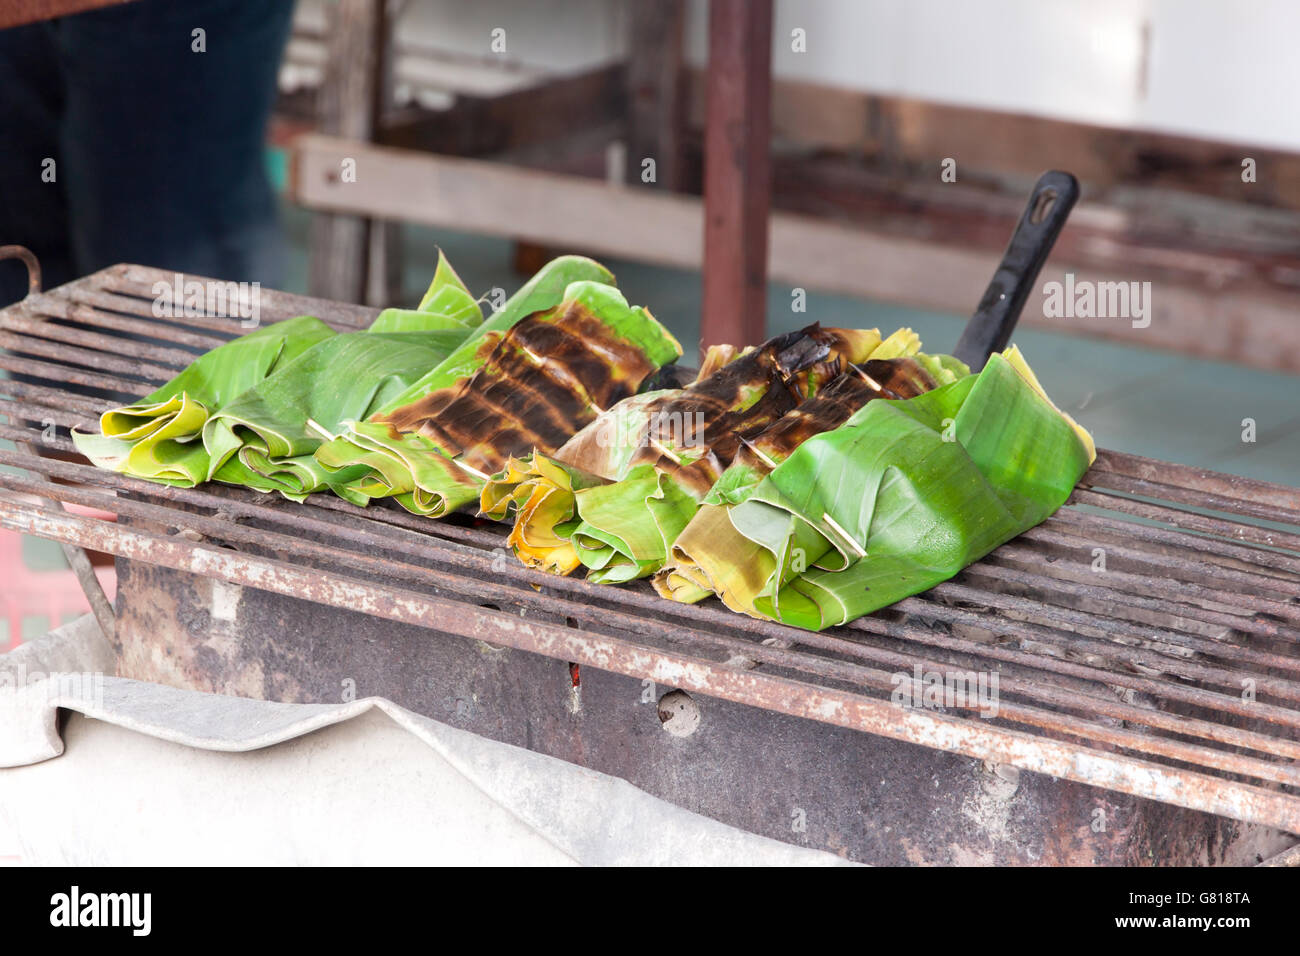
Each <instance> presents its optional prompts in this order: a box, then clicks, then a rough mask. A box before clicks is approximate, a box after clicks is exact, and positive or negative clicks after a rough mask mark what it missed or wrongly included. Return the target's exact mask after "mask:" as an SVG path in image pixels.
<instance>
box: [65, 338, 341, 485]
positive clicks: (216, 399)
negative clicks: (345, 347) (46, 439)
mask: <svg viewBox="0 0 1300 956" xmlns="http://www.w3.org/2000/svg"><path fill="white" fill-rule="evenodd" d="M336 334H337V333H335V331H334V330H333V329H331V328H330V327H329V326H328V325H326V324H325V323H324V322H322V321H321V320H320V319H317V318H313V317H312V316H306V315H304V316H299V317H298V318H294V319H287V320H286V321H283V322H276V323H273V324H271V325H267V326H263V327H262V328H260V329H257V330H256V331H254V332H249V333H248V334H247V335H242V336H240V337H239V338H237V339H233V340H232V341H230V342H227V343H226V344H224V345H221V346H218V347H217V348H215V349H212V350H211V351H210V352H207V353H206V354H204V355H202V356H200V357H199V358H197V359H196V360H195V361H194V362H193V363H191V364H190V365H189V366H188V367H187V368H186V369H185V370H184V371H183V372H181V373H180V374H179V375H177V376H176V377H175V378H174V379H172V380H171V381H170V382H168V383H167V384H166V385H163V386H162V387H161V388H159V389H157V390H156V391H154V392H151V393H150V394H148V395H146V396H145V397H144V398H142V399H140V400H139V401H138V402H135V403H133V404H131V405H126V406H123V407H120V408H113V409H110V410H109V411H106V412H104V413H103V415H101V416H100V419H99V434H94V433H92V432H82V431H78V430H76V429H73V431H72V441H73V444H74V445H76V447H77V450H78V451H80V452H81V453H82V454H83V455H85V456H86V457H87V458H89V459H90V460H91V461H92V462H93V463H94V464H96V465H98V466H99V467H100V468H107V469H109V470H110V471H117V472H122V473H124V474H128V475H133V476H135V477H137V478H148V479H151V480H154V481H159V482H163V483H165V484H171V485H181V486H185V487H192V486H193V485H195V484H197V483H199V482H201V481H204V480H206V479H207V477H208V471H209V466H210V460H209V456H208V451H207V449H206V448H205V447H204V445H203V442H202V440H201V438H202V433H203V427H204V425H206V424H207V422H208V419H209V418H210V417H211V416H212V415H213V414H214V413H215V412H216V411H217V410H218V409H220V408H222V407H224V406H225V405H226V404H228V403H229V402H231V401H233V400H234V399H235V398H237V397H238V396H240V395H242V394H243V393H244V392H246V391H247V390H248V389H249V388H251V387H253V386H254V385H257V384H258V383H259V382H261V381H263V380H264V379H265V378H266V377H267V376H268V375H271V374H272V373H274V372H275V371H276V370H277V369H280V368H283V367H285V366H286V365H288V364H290V363H291V362H293V361H294V360H295V359H296V358H297V357H298V356H300V355H302V354H303V353H304V352H306V351H308V350H309V349H311V348H312V347H313V346H315V345H317V344H318V343H320V342H323V341H325V340H326V339H329V338H332V337H334V336H335V335H336Z"/></svg>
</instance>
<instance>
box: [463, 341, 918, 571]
mask: <svg viewBox="0 0 1300 956" xmlns="http://www.w3.org/2000/svg"><path fill="white" fill-rule="evenodd" d="M908 336H910V338H908ZM914 338H915V336H912V335H911V333H910V332H909V333H907V334H906V336H905V335H903V334H902V333H901V332H900V335H899V336H898V337H891V339H893V341H892V342H890V346H889V348H890V349H891V350H892V349H900V350H904V351H905V350H907V349H908V348H910V347H911V340H912V339H914ZM881 347H882V343H881V340H880V333H879V332H878V331H877V330H875V329H864V330H854V329H822V328H821V327H820V326H817V325H812V326H809V327H807V328H804V329H800V330H798V331H795V332H791V333H788V334H785V335H781V336H777V337H775V338H773V339H770V340H769V341H768V342H766V343H764V344H763V345H762V346H759V347H758V348H755V349H747V350H745V351H743V352H737V351H736V350H734V349H718V350H715V351H711V353H710V354H709V355H707V356H706V358H705V370H707V369H709V368H713V369H714V371H713V372H712V374H707V375H704V374H702V375H701V377H699V378H698V379H697V380H696V381H695V382H694V383H692V384H691V385H689V386H687V387H686V388H684V389H680V390H674V391H668V392H665V393H663V394H653V395H641V396H637V397H636V398H634V399H630V400H628V401H627V402H624V403H623V404H622V405H620V406H617V407H615V408H614V409H611V410H610V411H609V412H608V413H607V414H606V415H604V416H602V417H601V418H600V419H598V420H597V422H595V423H593V424H592V425H591V426H588V428H587V429H586V430H585V431H584V432H580V433H579V434H578V435H575V436H574V438H573V439H572V440H571V441H570V442H569V443H567V444H566V445H565V446H564V447H563V448H561V449H560V450H559V451H558V452H556V454H555V455H554V456H550V457H549V460H546V459H545V458H544V456H543V455H541V454H540V453H537V454H534V455H533V456H532V458H531V459H525V460H519V461H515V462H512V463H510V468H508V469H507V472H506V473H505V474H503V475H500V476H497V478H496V479H495V480H494V481H493V482H490V483H489V484H488V485H487V486H486V487H485V488H484V493H483V495H482V498H481V501H480V508H481V511H482V512H483V514H485V515H487V516H489V517H494V518H498V519H505V518H507V517H508V516H509V512H510V511H511V509H512V508H513V509H515V510H516V513H515V525H514V528H513V530H512V532H511V536H510V539H509V540H510V544H511V545H512V547H513V548H514V550H515V553H516V555H518V557H519V558H520V560H521V561H523V562H524V563H525V564H527V565H529V566H531V567H537V568H543V569H546V570H550V571H554V572H556V573H561V574H567V573H569V572H571V571H573V570H575V569H576V568H577V567H578V565H580V564H581V565H585V566H586V568H587V569H588V577H589V578H590V579H592V580H595V581H604V582H611V583H618V582H621V581H628V580H632V579H634V578H638V577H644V576H646V575H648V574H651V573H653V572H654V571H656V570H658V568H659V567H660V566H661V565H662V564H663V562H664V560H665V558H666V557H667V548H668V546H669V545H670V544H671V543H672V541H673V540H674V539H675V538H676V536H677V535H678V534H679V533H680V532H681V530H682V529H683V528H684V527H685V526H686V524H687V523H688V522H689V521H690V519H691V517H692V515H693V514H694V512H695V510H696V509H697V508H698V506H699V502H700V500H701V499H702V498H703V497H704V496H705V495H706V494H707V493H708V491H709V489H710V487H712V485H713V483H714V482H715V481H716V480H717V478H718V477H719V476H720V475H721V474H722V472H723V471H724V470H725V469H726V467H727V465H728V464H730V462H731V461H732V459H733V458H734V457H735V456H736V454H737V452H738V450H739V449H740V448H742V447H743V443H744V441H745V440H746V439H747V438H748V437H749V436H752V435H756V434H758V433H761V432H762V431H763V430H764V429H765V428H766V427H767V426H769V425H770V424H772V423H773V422H774V421H776V420H778V419H779V418H780V417H781V416H782V415H784V414H785V413H786V412H787V411H789V410H790V409H792V408H794V407H795V406H796V405H798V404H799V403H800V402H801V401H803V400H804V399H806V398H807V397H808V396H809V395H810V394H814V393H815V392H816V391H817V390H818V389H820V388H821V387H822V386H824V385H825V384H826V383H827V382H829V381H832V380H833V379H835V378H836V377H838V375H839V374H840V372H841V370H842V368H843V367H844V365H845V364H847V363H851V362H854V361H863V360H864V359H865V358H866V357H867V356H869V355H871V354H872V353H873V352H874V351H875V350H877V349H880V348H881ZM557 476H563V477H562V478H560V480H556V479H557Z"/></svg>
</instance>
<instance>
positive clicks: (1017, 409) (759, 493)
mask: <svg viewBox="0 0 1300 956" xmlns="http://www.w3.org/2000/svg"><path fill="white" fill-rule="evenodd" d="M1022 367H1023V368H1026V370H1027V367H1026V366H1024V365H1023V359H1021V358H1020V357H1019V354H1018V352H1014V351H1012V352H1010V354H1004V355H995V356H993V357H992V358H991V359H990V360H989V363H988V365H986V366H985V368H984V370H983V371H981V372H980V373H979V374H978V375H972V376H968V377H966V378H962V379H959V380H958V381H956V382H954V383H952V384H950V385H946V386H943V387H941V388H939V389H936V390H935V391H932V392H927V393H925V394H923V395H920V396H918V397H916V398H912V399H908V400H906V401H873V402H869V403H868V404H867V405H865V406H864V407H863V408H862V409H861V410H860V411H859V412H857V413H856V414H855V415H854V416H853V417H852V418H851V419H850V420H849V421H848V422H846V423H845V424H844V425H843V426H841V427H840V428H838V429H836V430H835V431H832V432H827V433H825V434H822V435H818V436H816V437H814V438H811V439H809V440H808V441H807V442H805V443H804V444H803V445H801V446H800V447H799V448H798V449H796V450H795V451H794V453H793V454H791V455H790V457H789V458H787V459H786V460H785V461H784V462H782V463H781V464H780V465H779V466H778V467H777V468H775V469H774V470H773V471H772V472H771V474H769V475H768V476H767V477H766V478H765V479H764V480H763V481H762V482H761V483H760V485H759V486H758V487H757V488H756V489H755V490H754V492H753V494H752V495H751V496H750V497H749V498H748V499H747V500H745V501H744V502H742V503H741V504H738V505H736V506H734V507H733V508H731V509H730V510H729V511H726V512H720V513H722V514H725V516H726V517H727V518H728V519H729V520H728V522H726V523H727V524H730V526H731V527H732V529H733V533H732V534H731V535H730V536H729V537H728V536H727V535H726V533H725V529H724V528H723V523H721V522H719V521H717V520H716V515H715V520H714V522H713V531H714V533H715V535H717V536H718V540H717V544H716V548H715V551H716V552H717V553H718V554H719V555H725V557H719V558H718V561H717V562H716V563H722V562H731V563H736V564H739V563H740V562H741V561H745V562H746V563H747V565H748V570H747V571H746V575H747V577H748V578H750V579H751V581H752V582H757V584H751V586H750V587H749V590H748V593H749V594H750V595H752V600H751V602H750V604H749V606H748V607H741V608H740V609H742V610H745V611H746V612H747V613H750V614H753V615H755V616H759V615H761V616H767V617H771V618H774V619H776V620H779V621H782V622H784V623H787V624H793V625H795V626H798V627H803V628H807V629H812V630H819V629H821V628H824V627H829V626H832V625H836V624H842V623H844V622H846V621H850V620H852V619H854V618H856V617H859V616H860V615H862V614H867V613H870V612H871V611H875V610H878V609H879V608H882V607H886V606H888V605H890V604H893V603H894V602H895V601H898V600H901V599H902V598H904V597H907V596H909V595H912V594H916V593H918V592H920V591H924V590H926V589H927V588H930V587H933V586H934V585H935V584H938V583H939V582H941V581H944V580H946V579H948V578H949V577H951V576H952V575H954V574H956V573H957V572H958V571H960V570H961V569H962V568H964V567H965V566H966V565H968V564H970V563H971V562H973V561H976V560H978V559H979V558H981V557H983V556H984V555H985V554H987V553H988V552H989V551H991V550H993V549H994V548H995V547H997V546H998V545H1000V544H1002V543H1004V542H1006V541H1008V540H1009V539H1011V538H1013V537H1014V536H1015V535H1017V534H1019V533H1021V532H1022V531H1024V530H1026V529H1028V528H1030V527H1032V526H1034V525H1035V524H1038V523H1039V522H1041V521H1042V520H1044V519H1045V518H1047V517H1048V516H1049V515H1051V514H1052V513H1053V512H1054V511H1055V510H1056V509H1057V508H1058V507H1060V505H1061V504H1062V503H1064V501H1065V500H1066V498H1067V497H1068V496H1069V494H1070V491H1071V490H1072V489H1073V488H1074V485H1075V483H1076V482H1077V481H1078V479H1079V478H1080V477H1081V476H1082V475H1083V473H1084V471H1086V470H1087V468H1088V466H1089V464H1090V463H1091V454H1092V453H1091V450H1090V446H1091V439H1086V440H1085V434H1086V433H1084V434H1081V431H1082V430H1081V429H1079V428H1078V426H1076V425H1074V423H1073V422H1072V421H1071V420H1069V419H1068V418H1067V417H1066V416H1064V415H1062V414H1061V413H1060V411H1059V410H1058V409H1057V408H1056V407H1055V406H1054V405H1052V403H1051V402H1050V400H1048V399H1047V397H1046V396H1045V395H1044V394H1043V393H1042V391H1041V389H1040V388H1039V387H1037V383H1036V381H1034V380H1033V379H1032V374H1030V375H1028V376H1027V375H1025V374H1023V373H1022V371H1020V369H1021V368H1022ZM744 541H749V542H752V543H753V544H754V545H757V546H758V547H757V549H748V550H747V549H746V548H745V547H744V545H743V542H744ZM737 546H739V547H738V548H737ZM728 548H732V549H734V550H730V551H728V550H726V549H728ZM698 558H699V556H698V555H696V559H697V561H698ZM734 599H735V597H734V596H733V600H734ZM728 603H732V602H728Z"/></svg>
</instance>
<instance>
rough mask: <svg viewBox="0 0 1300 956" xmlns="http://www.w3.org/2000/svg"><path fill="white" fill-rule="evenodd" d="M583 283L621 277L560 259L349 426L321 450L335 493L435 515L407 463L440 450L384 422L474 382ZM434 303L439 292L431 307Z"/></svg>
mask: <svg viewBox="0 0 1300 956" xmlns="http://www.w3.org/2000/svg"><path fill="white" fill-rule="evenodd" d="M583 281H589V282H597V283H605V284H609V285H612V284H613V282H614V276H613V274H612V273H611V272H610V271H609V270H608V269H606V268H605V267H604V266H602V265H601V264H600V263H598V262H596V261H594V260H592V259H588V258H586V257H584V256H560V257H559V258H556V259H553V260H551V261H550V262H548V263H547V264H546V265H545V266H543V267H542V268H541V269H540V270H539V271H538V272H537V274H536V275H534V276H533V277H532V278H531V279H529V280H528V282H526V283H525V284H524V285H523V286H522V287H520V289H519V290H518V291H517V292H516V293H515V294H514V295H513V296H511V297H510V298H509V299H507V300H506V302H505V303H504V304H503V305H502V306H501V308H500V309H498V310H497V311H496V312H494V313H493V314H492V316H491V317H490V318H488V320H487V321H486V322H482V323H481V324H479V325H478V326H477V328H475V329H474V330H473V331H472V332H471V333H470V335H468V336H467V337H466V338H465V339H464V341H462V342H461V344H460V345H459V346H458V347H457V348H456V349H455V350H454V351H453V352H452V353H451V354H450V355H448V356H447V357H446V358H445V359H443V360H442V361H441V362H439V363H438V364H437V365H436V366H434V367H433V368H431V369H429V370H428V371H427V372H426V373H425V374H424V375H422V376H421V377H420V378H418V379H416V380H415V381H414V382H412V383H411V384H410V385H409V386H407V387H406V388H405V389H403V390H402V391H401V392H399V393H398V394H397V395H394V396H392V397H391V398H390V399H389V400H388V401H387V402H386V403H385V404H384V405H381V406H380V407H378V408H376V409H374V410H373V411H372V412H371V413H370V415H368V416H365V417H364V418H360V417H359V418H358V419H356V420H348V421H343V422H341V423H340V427H339V429H338V433H337V435H336V437H334V438H333V439H331V440H330V441H328V442H325V443H324V444H323V445H322V446H321V447H320V448H318V449H317V451H316V456H315V457H316V461H317V463H318V464H319V465H320V466H321V467H322V469H324V471H325V472H327V473H328V474H329V476H330V477H329V485H330V487H331V488H332V489H333V490H334V491H335V493H337V494H338V495H340V496H341V497H343V498H345V499H347V500H348V501H351V502H352V503H353V504H358V505H365V504H367V503H368V502H369V501H370V500H371V499H372V498H385V497H391V496H396V497H397V499H398V501H400V502H401V503H402V504H403V505H404V506H405V507H406V508H408V509H409V510H412V511H416V512H417V513H421V512H423V513H428V511H427V509H422V508H421V505H422V503H423V501H424V497H425V496H423V495H421V494H419V493H418V492H417V490H416V483H415V479H414V476H413V475H412V474H411V471H412V469H411V466H410V465H409V464H408V463H407V462H408V459H418V458H420V457H422V456H426V455H428V454H430V453H433V452H436V449H434V448H433V446H432V445H431V443H429V442H428V441H426V440H424V439H423V438H422V437H421V436H419V435H414V436H394V435H393V434H392V429H391V428H390V427H389V426H388V425H387V424H386V423H381V422H379V421H378V419H379V418H380V417H381V416H383V415H386V414H388V413H390V412H393V411H395V410H396V409H399V408H403V407H405V406H407V405H410V404H412V403H414V402H416V401H419V400H420V399H422V398H425V397H427V396H429V395H431V394H434V393H438V392H445V391H446V390H447V389H449V388H454V387H456V386H459V385H463V384H464V383H465V382H467V381H469V379H470V378H471V377H472V376H473V375H474V373H476V372H477V371H478V370H479V369H480V368H482V367H483V363H484V362H485V361H486V360H487V358H488V356H489V355H491V354H492V351H493V349H495V348H496V346H497V345H498V344H499V343H500V341H501V339H502V336H504V335H505V333H506V332H507V331H508V330H509V329H510V328H511V327H512V326H513V325H515V323H517V322H519V321H520V320H521V319H523V318H525V317H526V316H529V315H531V314H533V313H535V312H541V311H545V310H547V309H552V308H554V307H555V306H556V305H557V304H558V303H559V302H560V301H561V300H562V299H563V298H564V295H565V291H566V290H567V289H568V287H569V286H570V285H571V284H573V283H574V282H583ZM433 295H434V291H433V290H432V289H431V290H430V294H428V295H426V297H425V299H426V301H428V300H430V299H431V297H432V296H433ZM422 304H425V303H422Z"/></svg>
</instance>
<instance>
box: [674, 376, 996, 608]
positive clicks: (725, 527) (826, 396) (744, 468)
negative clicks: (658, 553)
mask: <svg viewBox="0 0 1300 956" xmlns="http://www.w3.org/2000/svg"><path fill="white" fill-rule="evenodd" d="M969 374H970V370H969V369H968V368H967V367H966V366H965V365H964V364H963V363H961V362H959V361H958V360H957V359H954V358H952V357H951V356H947V355H925V354H917V355H916V356H913V357H909V358H894V359H871V360H869V361H867V362H865V363H863V364H862V365H860V366H859V365H850V366H849V368H848V369H847V370H846V371H845V372H843V373H842V374H841V375H840V376H839V377H838V378H836V379H835V380H834V381H832V382H830V384H828V385H827V386H826V387H825V388H823V389H822V390H821V391H820V392H818V394H817V395H815V396H814V397H813V398H810V399H808V400H807V401H805V402H803V403H802V404H801V405H799V406H798V407H797V408H795V409H793V410H791V411H790V412H788V413H787V414H786V415H785V416H783V417H782V418H781V419H779V420H778V421H777V422H775V423H774V424H773V425H772V426H771V427H770V428H768V429H766V430H765V431H763V432H762V434H760V435H758V436H757V437H756V438H755V439H753V440H752V441H748V442H746V443H745V447H744V448H742V449H741V451H740V452H739V454H737V456H736V459H735V461H733V462H732V464H731V466H730V467H729V468H728V469H727V470H726V471H725V472H724V473H723V474H722V477H720V478H719V479H718V480H717V481H716V482H715V483H714V485H713V487H712V488H710V489H709V493H708V494H707V495H706V496H705V498H704V501H703V502H702V503H701V504H700V507H699V509H698V510H697V511H696V512H695V515H694V516H693V517H692V518H691V520H690V523H689V524H688V525H687V526H686V527H685V528H684V529H683V530H682V532H681V534H679V535H678V536H677V538H676V539H675V540H674V541H673V542H672V546H671V548H670V549H669V556H668V561H667V563H666V564H665V566H664V568H663V569H662V570H660V571H659V572H657V573H656V574H655V576H654V586H655V590H656V591H658V592H659V594H660V595H661V596H663V597H667V598H670V599H672V600H675V601H680V602H684V603H691V602H694V601H698V600H701V599H702V598H705V597H707V596H709V595H710V594H715V593H716V594H717V595H718V596H719V597H720V598H721V599H722V600H723V601H724V602H725V603H727V604H728V605H729V606H733V609H735V610H744V609H745V605H744V604H743V603H742V604H741V606H739V607H737V606H734V605H733V600H734V595H735V594H736V593H737V591H739V592H740V593H742V594H743V593H747V590H746V588H747V586H752V585H750V576H752V575H753V574H754V568H755V566H756V564H755V563H756V562H757V561H758V560H759V554H758V550H759V546H758V545H757V544H755V543H753V542H750V541H748V540H746V539H741V540H737V539H736V535H735V533H734V530H733V529H732V528H731V527H730V525H729V523H728V518H727V512H728V511H729V510H730V509H731V508H732V507H733V506H734V505H736V504H739V503H740V502H742V501H744V500H746V499H747V498H748V497H749V496H750V494H751V493H752V492H753V491H754V489H755V488H757V487H758V485H759V483H760V482H761V481H762V480H763V479H764V478H765V477H766V476H767V475H768V474H770V473H771V471H772V470H773V469H774V468H776V467H777V466H778V465H779V463H780V462H783V461H785V460H786V459H787V458H789V457H790V455H791V454H793V452H794V450H795V449H796V448H798V447H799V446H800V445H802V444H803V443H804V442H805V441H807V440H808V439H809V438H811V437H813V436H814V435H819V434H822V433H824V432H829V431H833V430H835V429H836V428H838V427H839V426H840V425H842V424H844V423H845V422H846V421H848V419H849V418H850V416H852V415H853V414H854V413H855V412H857V411H858V410H859V409H860V408H862V406H864V405H865V404H866V403H867V402H869V401H871V400H873V399H878V398H885V399H895V400H901V399H908V398H914V397H916V396H917V395H920V394H922V393H924V392H928V391H931V390H932V389H934V388H937V387H939V386H940V385H943V384H948V383H950V382H954V381H956V380H957V379H958V378H960V377H962V376H966V375H969ZM719 528H721V537H720V538H719V537H717V535H718V529H719ZM718 542H722V543H723V546H722V547H721V548H719V547H718ZM737 548H739V549H740V552H739V553H737V551H736V549H737Z"/></svg>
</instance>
